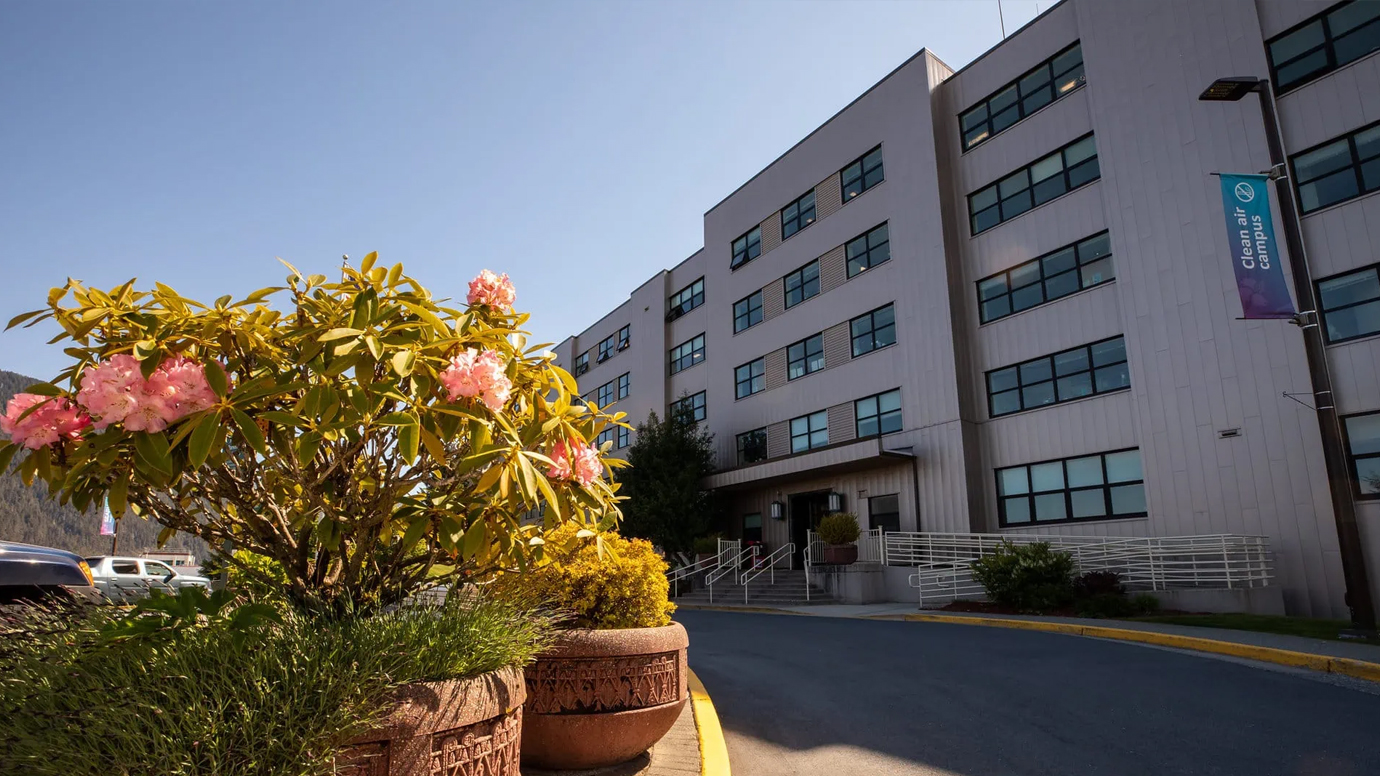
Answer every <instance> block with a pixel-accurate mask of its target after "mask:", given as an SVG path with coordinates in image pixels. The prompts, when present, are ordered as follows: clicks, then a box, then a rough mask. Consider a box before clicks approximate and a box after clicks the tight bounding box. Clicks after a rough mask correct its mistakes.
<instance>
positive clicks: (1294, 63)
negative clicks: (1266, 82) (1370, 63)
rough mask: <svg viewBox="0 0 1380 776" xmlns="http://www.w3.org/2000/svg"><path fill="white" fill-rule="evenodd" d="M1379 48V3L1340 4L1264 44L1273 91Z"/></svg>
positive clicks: (1306, 79)
mask: <svg viewBox="0 0 1380 776" xmlns="http://www.w3.org/2000/svg"><path fill="white" fill-rule="evenodd" d="M1376 49H1380V3H1372V2H1362V3H1340V4H1338V5H1334V6H1332V7H1331V8H1329V9H1327V10H1326V11H1323V12H1322V13H1320V14H1318V15H1317V16H1314V17H1313V18H1312V19H1309V20H1308V21H1306V22H1304V23H1303V24H1300V25H1298V26H1297V27H1294V28H1293V29H1291V30H1289V31H1288V32H1285V33H1284V34H1283V35H1277V36H1275V37H1273V38H1271V39H1270V40H1268V41H1266V43H1265V52H1266V54H1267V55H1268V56H1269V59H1270V71H1271V73H1272V74H1273V75H1274V79H1275V90H1276V91H1281V92H1282V91H1286V90H1288V89H1292V88H1294V87H1295V86H1301V85H1303V84H1306V83H1308V82H1309V81H1312V80H1313V79H1315V78H1318V77H1319V76H1322V75H1324V74H1326V73H1330V72H1332V71H1333V70H1336V69H1337V68H1339V67H1341V66H1342V65H1345V64H1347V63H1349V62H1355V61H1356V60H1358V59H1360V58H1361V57H1364V56H1365V55H1367V54H1369V53H1371V52H1372V51H1375V50H1376Z"/></svg>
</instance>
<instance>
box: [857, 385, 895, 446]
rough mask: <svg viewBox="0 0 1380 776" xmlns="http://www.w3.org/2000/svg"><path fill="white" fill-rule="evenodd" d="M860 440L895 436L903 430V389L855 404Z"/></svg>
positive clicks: (859, 400)
mask: <svg viewBox="0 0 1380 776" xmlns="http://www.w3.org/2000/svg"><path fill="white" fill-rule="evenodd" d="M853 417H854V418H856V423H857V426H858V428H857V431H858V438H859V439H861V438H863V437H870V436H878V435H880V434H893V433H895V432H897V431H900V430H901V389H900V388H897V389H895V390H892V391H887V392H886V393H879V394H877V395H876V396H868V397H866V398H864V399H858V400H857V401H855V402H853Z"/></svg>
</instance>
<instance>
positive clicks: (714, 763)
mask: <svg viewBox="0 0 1380 776" xmlns="http://www.w3.org/2000/svg"><path fill="white" fill-rule="evenodd" d="M690 705H691V706H692V707H693V708H694V711H695V732H696V733H697V734H698V735H699V738H700V774H701V776H731V772H730V770H729V767H728V744H727V743H725V742H724V729H723V728H721V727H719V714H718V712H716V711H714V702H713V701H711V700H709V693H708V692H706V691H705V689H704V683H703V682H701V681H700V678H699V677H698V676H695V672H694V671H691V672H690Z"/></svg>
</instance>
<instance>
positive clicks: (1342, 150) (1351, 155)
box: [1293, 3, 1380, 213]
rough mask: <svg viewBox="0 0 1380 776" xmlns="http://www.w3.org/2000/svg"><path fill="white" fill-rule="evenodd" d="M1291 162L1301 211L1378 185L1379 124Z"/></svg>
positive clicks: (1323, 206) (1297, 157)
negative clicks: (1296, 182)
mask: <svg viewBox="0 0 1380 776" xmlns="http://www.w3.org/2000/svg"><path fill="white" fill-rule="evenodd" d="M1377 7H1380V3H1377ZM1376 29H1377V33H1378V34H1380V26H1377V28H1376ZM1293 162H1294V180H1296V181H1298V187H1299V210H1300V211H1301V212H1304V213H1311V212H1313V211H1314V210H1319V209H1321V208H1325V207H1327V206H1328V205H1335V204H1337V203H1338V202H1345V201H1347V200H1348V199H1355V198H1356V197H1359V196H1361V195H1362V194H1366V193H1369V192H1372V191H1375V190H1377V189H1380V124H1372V125H1370V126H1369V127H1367V128H1365V129H1359V130H1357V131H1355V132H1353V133H1351V134H1349V135H1347V136H1346V137H1341V138H1338V139H1336V140H1332V141H1329V142H1327V143H1325V144H1323V145H1321V146H1319V147H1317V148H1314V149H1312V150H1310V151H1304V152H1303V153H1301V154H1295V155H1294V156H1293Z"/></svg>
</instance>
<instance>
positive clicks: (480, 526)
mask: <svg viewBox="0 0 1380 776" xmlns="http://www.w3.org/2000/svg"><path fill="white" fill-rule="evenodd" d="M488 539H489V531H488V524H487V523H485V522H484V521H483V520H476V521H475V522H474V525H472V526H470V530H468V531H466V532H465V541H464V543H463V544H462V545H461V548H460V554H461V555H464V556H465V557H466V558H473V557H474V556H475V555H478V554H479V550H480V549H482V548H483V547H484V543H485V542H486V541H488Z"/></svg>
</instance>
